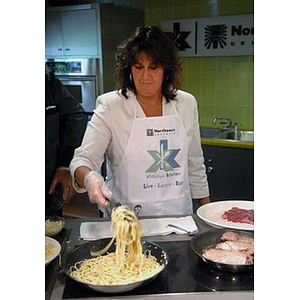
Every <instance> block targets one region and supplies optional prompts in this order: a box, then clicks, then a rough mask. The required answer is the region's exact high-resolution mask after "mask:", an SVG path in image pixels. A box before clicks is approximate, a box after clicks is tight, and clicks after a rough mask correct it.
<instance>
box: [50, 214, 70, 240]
mask: <svg viewBox="0 0 300 300" xmlns="http://www.w3.org/2000/svg"><path fill="white" fill-rule="evenodd" d="M64 226H65V219H64V218H61V217H58V216H49V217H46V221H45V235H46V236H50V237H51V236H55V235H57V234H58V233H60V232H61V230H62V229H63V228H64Z"/></svg>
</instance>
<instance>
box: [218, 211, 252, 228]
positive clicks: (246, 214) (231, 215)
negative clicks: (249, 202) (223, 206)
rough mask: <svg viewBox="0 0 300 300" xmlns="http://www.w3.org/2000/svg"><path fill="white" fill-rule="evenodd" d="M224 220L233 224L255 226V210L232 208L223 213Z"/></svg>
mask: <svg viewBox="0 0 300 300" xmlns="http://www.w3.org/2000/svg"><path fill="white" fill-rule="evenodd" d="M222 218H223V219H225V220H227V221H230V222H233V223H246V224H252V225H254V209H243V208H238V207H232V208H231V209H229V210H227V211H225V212H224V213H223V215H222Z"/></svg>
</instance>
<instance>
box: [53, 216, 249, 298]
mask: <svg viewBox="0 0 300 300" xmlns="http://www.w3.org/2000/svg"><path fill="white" fill-rule="evenodd" d="M193 218H194V220H195V223H196V225H197V226H198V229H199V232H205V231H207V230H209V229H212V228H213V227H211V226H210V225H208V224H206V223H205V222H203V221H202V220H201V219H200V218H199V217H198V216H197V215H193ZM93 221H94V222H95V221H96V222H101V221H107V219H100V218H96V219H95V218H85V219H66V224H65V228H66V229H67V230H70V236H69V238H68V240H67V241H66V249H65V251H68V250H71V249H73V248H74V247H75V246H77V245H80V244H82V243H85V242H86V241H84V240H81V239H79V238H78V237H79V229H80V224H81V223H82V222H93ZM144 239H145V240H146V241H149V242H167V241H189V240H191V239H192V237H191V236H188V235H177V234H171V235H165V236H155V237H146V238H144ZM63 291H64V282H61V281H60V280H59V278H56V281H55V284H54V287H53V290H52V293H51V296H50V299H49V300H57V299H62V296H63ZM149 297H153V298H154V299H155V300H156V299H163V300H168V299H176V300H181V299H182V300H183V299H185V300H186V299H191V300H192V299H199V297H201V300H212V299H216V300H250V299H251V300H253V299H254V291H232V292H228V291H224V292H219V291H216V292H195V293H194V292H193V293H175V294H174V293H173V294H159V295H158V294H155V295H139V296H135V295H130V296H122V295H120V296H117V297H114V296H110V297H102V296H101V297H99V298H98V297H96V298H95V297H93V298H88V299H91V300H95V299H121V298H122V299H136V300H139V299H148V298H149ZM76 300H87V298H76Z"/></svg>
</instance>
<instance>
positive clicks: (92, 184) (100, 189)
mask: <svg viewBox="0 0 300 300" xmlns="http://www.w3.org/2000/svg"><path fill="white" fill-rule="evenodd" d="M84 186H85V188H86V189H87V192H88V195H89V198H90V202H91V203H96V204H99V205H100V206H102V207H106V206H107V205H108V202H107V200H106V199H109V198H111V196H112V192H111V191H110V189H109V188H108V186H107V184H106V183H105V181H104V179H103V177H102V176H101V175H100V174H99V173H98V172H96V171H90V172H89V173H87V175H86V176H85V177H84Z"/></svg>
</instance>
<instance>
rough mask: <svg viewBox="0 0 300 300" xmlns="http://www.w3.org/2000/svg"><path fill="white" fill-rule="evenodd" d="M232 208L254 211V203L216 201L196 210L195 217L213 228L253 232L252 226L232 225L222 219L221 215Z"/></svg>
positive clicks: (243, 224) (232, 223)
mask: <svg viewBox="0 0 300 300" xmlns="http://www.w3.org/2000/svg"><path fill="white" fill-rule="evenodd" d="M232 207H238V208H243V209H254V201H240V200H234V201H231V200H230V201H227V200H224V201H218V202H212V203H209V204H205V205H203V206H200V207H199V208H198V209H197V215H198V217H199V218H200V219H202V220H203V221H205V222H206V223H208V224H210V225H212V226H214V227H223V228H232V229H241V230H254V225H253V224H245V223H234V222H230V221H227V220H225V219H222V214H223V213H224V212H225V211H226V210H229V209H231V208H232Z"/></svg>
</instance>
